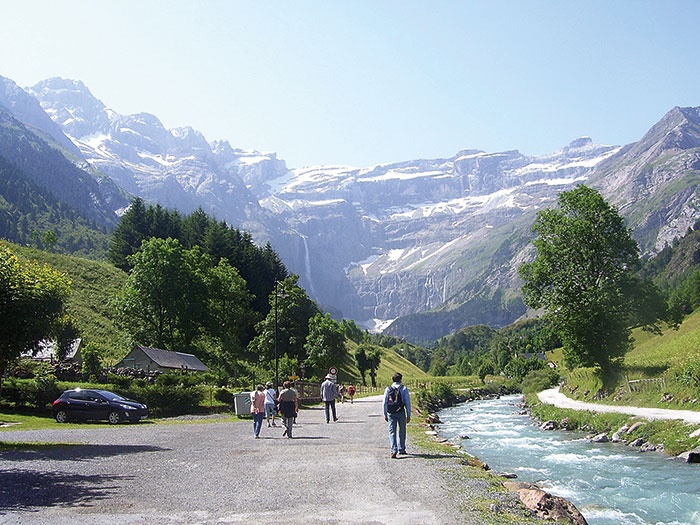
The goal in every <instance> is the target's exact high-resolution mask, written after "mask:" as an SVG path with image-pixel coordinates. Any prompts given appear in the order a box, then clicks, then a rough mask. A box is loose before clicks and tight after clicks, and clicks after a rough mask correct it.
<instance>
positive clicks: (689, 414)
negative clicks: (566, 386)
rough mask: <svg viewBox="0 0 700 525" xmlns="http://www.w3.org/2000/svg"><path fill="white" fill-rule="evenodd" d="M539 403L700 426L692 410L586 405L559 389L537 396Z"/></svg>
mask: <svg viewBox="0 0 700 525" xmlns="http://www.w3.org/2000/svg"><path fill="white" fill-rule="evenodd" d="M537 396H538V397H539V399H540V401H542V402H543V403H547V404H550V405H554V406H556V407H559V408H571V409H574V410H590V411H591V412H616V413H620V414H629V415H632V416H639V417H644V418H646V419H681V420H683V421H686V422H688V423H696V424H700V412H695V411H693V410H674V409H665V408H644V407H631V406H622V405H619V406H618V405H601V404H598V403H586V402H584V401H576V400H575V399H571V398H570V397H567V396H565V395H564V394H562V393H561V392H559V388H558V387H557V388H550V389H549V390H545V391H543V392H540V393H539V394H537Z"/></svg>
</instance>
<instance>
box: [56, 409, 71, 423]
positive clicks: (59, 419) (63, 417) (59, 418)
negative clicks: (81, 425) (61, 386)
mask: <svg viewBox="0 0 700 525" xmlns="http://www.w3.org/2000/svg"><path fill="white" fill-rule="evenodd" d="M55 417H56V423H65V422H66V421H68V414H67V413H66V411H65V410H59V411H58V412H56V416H55Z"/></svg>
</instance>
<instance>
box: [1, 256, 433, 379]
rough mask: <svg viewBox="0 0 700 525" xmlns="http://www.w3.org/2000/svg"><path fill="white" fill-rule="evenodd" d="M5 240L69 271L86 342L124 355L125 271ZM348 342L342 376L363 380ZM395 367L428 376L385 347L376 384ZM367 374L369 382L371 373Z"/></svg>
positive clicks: (112, 358) (73, 307) (72, 301)
mask: <svg viewBox="0 0 700 525" xmlns="http://www.w3.org/2000/svg"><path fill="white" fill-rule="evenodd" d="M5 244H6V245H7V246H9V247H10V249H11V250H12V252H13V253H15V254H16V255H17V256H18V257H20V258H22V259H25V260H30V261H37V262H39V263H41V264H48V265H49V266H51V267H52V268H55V269H56V270H58V271H60V272H63V273H65V274H66V275H68V277H69V278H70V280H71V282H72V290H73V293H72V294H71V297H70V298H69V300H68V309H69V313H70V314H71V315H72V316H73V317H74V318H75V319H76V320H77V324H78V327H79V329H80V332H81V335H82V337H83V342H84V343H88V342H94V343H97V344H99V345H100V346H101V347H103V348H104V349H105V355H106V356H107V358H108V360H109V362H110V364H112V363H114V362H116V361H118V360H119V359H121V357H123V355H124V354H125V353H126V352H127V351H128V348H127V343H126V334H124V333H123V332H121V331H120V330H119V329H118V328H117V327H116V326H115V324H114V321H113V320H112V318H113V316H112V314H111V312H110V309H109V303H110V301H111V298H112V297H113V296H114V295H115V294H116V292H117V291H118V290H119V289H120V288H121V287H122V285H123V284H124V281H125V279H126V273H124V272H123V271H121V270H119V269H117V268H115V267H114V266H112V265H111V264H109V263H106V262H96V261H92V260H88V259H83V258H80V257H74V256H69V255H60V254H55V253H49V252H46V251H42V250H37V249H34V248H27V247H24V246H19V245H16V244H11V243H5ZM347 346H348V354H347V355H346V358H345V361H344V362H343V363H342V364H341V365H340V380H341V381H344V382H347V383H349V382H351V381H352V382H354V383H356V384H361V380H360V372H359V371H358V370H357V366H355V360H354V352H355V350H356V348H357V345H356V344H355V343H353V342H348V345H347ZM395 371H398V372H401V373H402V374H403V376H404V380H405V381H413V380H424V379H425V378H427V377H428V375H427V374H426V373H425V372H423V371H422V370H421V369H420V368H418V367H417V366H415V365H414V364H413V363H411V362H410V361H408V360H407V359H404V358H403V357H401V356H400V355H398V354H397V353H396V352H394V351H393V350H388V349H383V353H382V361H381V363H380V365H379V371H378V373H377V384H378V385H387V384H389V383H391V376H392V375H393V373H394V372H395ZM366 378H367V382H368V383H369V381H370V379H369V374H367V377H366Z"/></svg>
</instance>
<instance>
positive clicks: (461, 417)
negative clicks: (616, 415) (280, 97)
mask: <svg viewBox="0 0 700 525" xmlns="http://www.w3.org/2000/svg"><path fill="white" fill-rule="evenodd" d="M521 401H522V397H521V396H505V397H502V398H500V399H494V400H486V401H476V402H471V403H464V404H461V405H459V406H456V407H451V408H446V409H444V410H442V411H441V412H440V419H441V420H442V421H443V423H442V424H441V425H440V428H439V434H440V436H442V437H445V438H448V439H450V440H452V441H460V440H461V443H462V446H463V447H464V449H465V450H466V451H467V452H469V453H470V454H472V455H474V456H477V457H478V458H479V459H481V460H482V461H484V462H486V463H488V465H489V466H490V467H491V469H492V470H495V471H499V472H512V473H515V474H517V480H519V481H529V482H532V483H535V484H537V485H538V486H539V487H540V488H541V489H543V490H546V491H547V492H551V493H552V494H555V495H557V496H562V497H564V498H566V499H568V500H570V501H571V502H573V503H574V504H575V505H576V507H577V508H578V509H579V510H580V511H581V513H582V514H583V515H584V516H585V518H586V520H587V521H588V523H589V525H647V524H653V525H698V524H700V465H698V464H687V463H684V462H681V461H679V460H676V459H673V458H670V457H669V456H666V455H663V454H661V453H658V452H639V450H638V449H635V448H631V447H628V446H626V445H624V444H621V443H601V444H596V443H591V442H590V441H589V440H588V439H586V436H585V435H583V434H582V433H579V432H566V431H557V430H555V431H542V430H540V429H539V426H538V424H537V423H536V422H535V421H534V420H533V419H532V418H531V417H530V416H527V415H522V414H519V412H520V403H521ZM465 434H466V435H467V436H469V439H461V437H460V436H462V435H465Z"/></svg>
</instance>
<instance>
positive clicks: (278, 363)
mask: <svg viewBox="0 0 700 525" xmlns="http://www.w3.org/2000/svg"><path fill="white" fill-rule="evenodd" d="M278 285H279V281H275V390H276V391H277V392H279V371H280V361H279V354H278V352H277V297H279V293H278V292H277V286H278Z"/></svg>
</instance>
